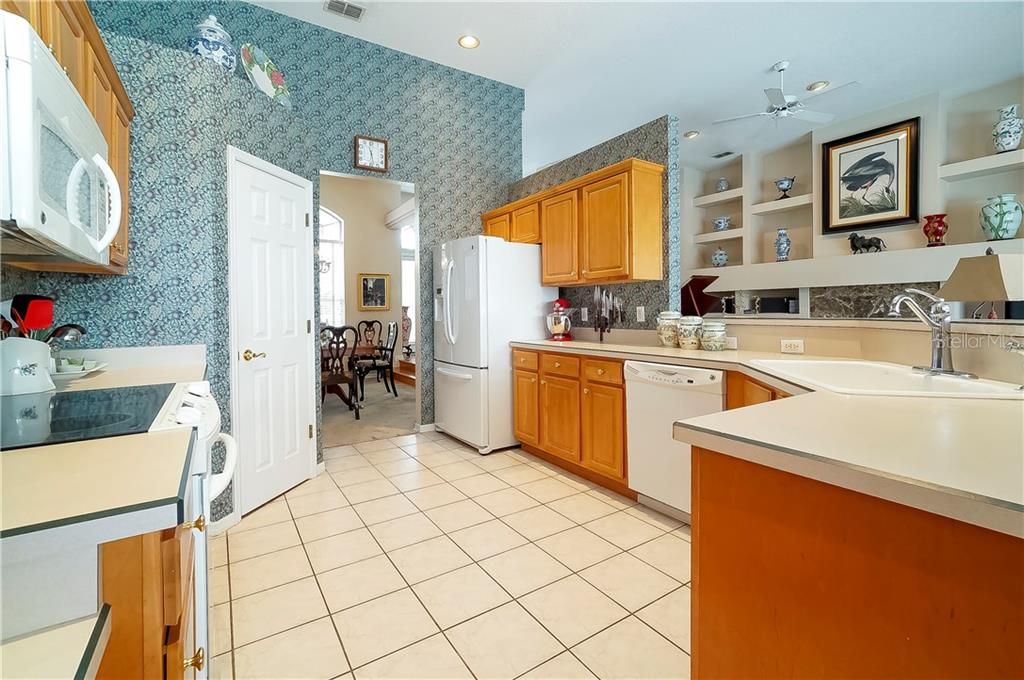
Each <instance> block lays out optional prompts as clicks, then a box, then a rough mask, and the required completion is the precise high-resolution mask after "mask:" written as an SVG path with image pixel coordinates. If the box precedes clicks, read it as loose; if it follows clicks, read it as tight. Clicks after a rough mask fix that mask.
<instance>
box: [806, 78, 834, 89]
mask: <svg viewBox="0 0 1024 680" xmlns="http://www.w3.org/2000/svg"><path fill="white" fill-rule="evenodd" d="M828 86H829V82H828V81H827V80H815V81H814V82H813V83H811V84H810V85H808V86H807V91H808V92H817V91H818V90H824V89H825V88H826V87H828Z"/></svg>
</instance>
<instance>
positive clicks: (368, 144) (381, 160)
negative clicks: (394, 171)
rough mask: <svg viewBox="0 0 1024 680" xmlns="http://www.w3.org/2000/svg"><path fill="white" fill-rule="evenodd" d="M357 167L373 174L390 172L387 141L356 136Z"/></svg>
mask: <svg viewBox="0 0 1024 680" xmlns="http://www.w3.org/2000/svg"><path fill="white" fill-rule="evenodd" d="M355 166H356V167H357V168H359V169H361V170H372V171H373V172H387V171H388V142H387V140H386V139H376V138H375V137H363V136H362V135H356V139H355Z"/></svg>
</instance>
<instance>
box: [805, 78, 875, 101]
mask: <svg viewBox="0 0 1024 680" xmlns="http://www.w3.org/2000/svg"><path fill="white" fill-rule="evenodd" d="M853 85H858V86H859V85H860V83H859V82H858V81H856V80H851V81H850V82H848V83H843V84H842V85H836V86H835V87H829V88H826V89H824V90H821V91H820V92H815V93H814V94H809V95H807V96H806V97H803V98H802V99H801V100H800V102H801V103H803V102H809V101H811V100H812V99H815V98H816V97H823V96H825V95H827V94H832V93H833V92H838V91H839V90H841V89H843V88H844V87H850V86H853Z"/></svg>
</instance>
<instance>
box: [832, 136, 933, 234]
mask: <svg viewBox="0 0 1024 680" xmlns="http://www.w3.org/2000/svg"><path fill="white" fill-rule="evenodd" d="M920 129H921V119H920V118H911V119H910V120H905V121H902V122H899V123H894V124H892V125H886V126H884V127H880V128H876V129H874V130H868V131H867V132H861V133H858V134H855V135H850V136H849V137H844V138H842V139H836V140H834V141H831V142H826V143H824V144H822V154H821V159H822V174H821V177H822V183H821V186H822V194H823V195H824V196H823V200H822V219H821V232H822V233H823V234H834V233H838V232H844V231H854V230H862V229H877V228H880V227H892V226H896V225H898V224H912V223H917V221H918V185H919V181H918V154H919V149H918V142H919V137H920Z"/></svg>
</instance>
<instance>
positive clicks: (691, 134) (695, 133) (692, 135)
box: [683, 130, 700, 139]
mask: <svg viewBox="0 0 1024 680" xmlns="http://www.w3.org/2000/svg"><path fill="white" fill-rule="evenodd" d="M683 137H685V138H686V139H696V138H697V137H700V130H687V131H686V132H684V133H683Z"/></svg>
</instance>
